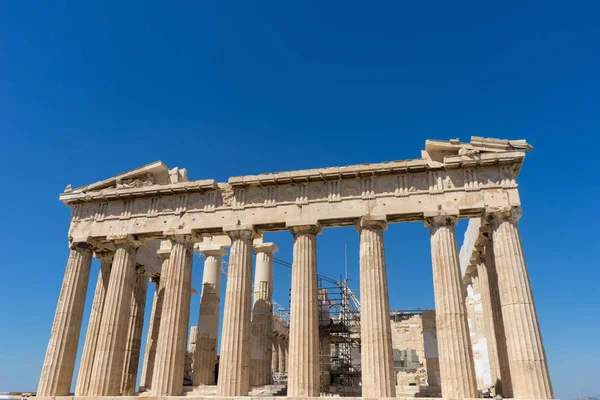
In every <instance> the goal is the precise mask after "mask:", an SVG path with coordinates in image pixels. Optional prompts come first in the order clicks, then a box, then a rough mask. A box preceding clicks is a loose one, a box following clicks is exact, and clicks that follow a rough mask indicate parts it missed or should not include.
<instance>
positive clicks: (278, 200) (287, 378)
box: [37, 137, 553, 399]
mask: <svg viewBox="0 0 600 400" xmlns="http://www.w3.org/2000/svg"><path fill="white" fill-rule="evenodd" d="M531 149H532V147H531V146H530V145H529V144H528V143H527V142H526V141H525V140H500V139H491V138H482V137H472V138H471V140H470V142H461V141H460V140H459V139H453V140H449V141H441V140H427V141H426V144H425V150H422V151H421V157H420V158H416V159H412V160H405V161H392V162H382V163H377V164H361V165H353V166H344V167H331V168H320V169H309V170H299V171H291V172H280V173H268V174H260V175H249V176H234V177H231V178H229V179H228V181H227V182H226V183H219V182H216V181H215V180H213V179H204V180H189V179H188V176H187V171H186V170H185V169H180V168H173V169H169V168H167V166H165V165H164V164H163V163H162V162H160V161H157V162H154V163H152V164H149V165H146V166H143V167H141V168H138V169H135V170H132V171H129V172H126V173H124V174H121V175H117V176H115V177H113V178H110V179H106V180H104V181H101V182H97V183H94V184H91V185H88V186H83V187H79V188H75V189H74V188H72V187H71V185H69V186H67V188H66V189H65V191H64V193H62V194H61V195H60V200H61V201H62V202H63V203H64V204H66V205H67V206H68V207H70V208H71V210H72V217H71V225H70V229H69V232H68V240H69V248H70V253H69V257H68V261H67V266H66V272H65V275H64V281H63V284H62V288H61V290H60V296H59V299H58V305H57V308H56V314H55V318H54V322H53V326H52V331H51V335H50V341H49V344H48V348H47V352H46V356H45V359H44V363H43V367H42V372H41V377H40V381H39V386H38V390H37V396H38V397H42V398H46V397H48V398H50V397H53V398H56V397H61V396H73V395H74V396H75V397H85V398H97V397H103V396H111V397H113V396H142V397H153V398H157V397H161V398H164V397H169V396H184V397H196V398H204V397H213V398H229V399H230V398H232V397H239V396H252V397H257V396H287V397H289V398H300V397H302V398H305V397H320V396H334V395H340V396H349V397H363V398H388V397H415V396H419V397H443V398H445V399H463V398H477V397H484V396H489V397H492V396H495V395H501V396H503V397H504V398H516V399H552V398H553V392H552V385H551V382H550V377H549V374H548V366H547V361H546V355H545V351H544V345H543V342H542V336H541V332H540V326H539V323H538V319H537V315H536V309H535V305H534V301H533V295H532V291H531V286H530V281H529V275H528V270H527V266H526V263H525V258H524V253H523V248H522V243H521V237H520V234H519V228H518V220H519V218H520V217H521V201H520V198H519V190H518V185H517V183H516V178H517V175H518V173H519V171H520V169H521V166H522V164H523V161H524V158H525V155H526V153H527V152H528V151H530V150H531ZM458 219H469V222H468V228H467V231H466V233H465V235H464V243H463V245H462V247H460V248H459V246H458V244H457V238H456V233H455V225H456V224H457V221H458ZM415 221H422V222H423V225H424V227H425V228H426V229H427V230H428V232H429V234H430V245H431V264H432V268H433V289H434V298H435V310H431V311H422V312H421V311H418V310H413V311H406V310H405V311H398V310H396V311H394V310H391V309H390V304H389V295H388V278H387V272H386V255H385V248H384V231H385V230H386V229H387V226H388V224H396V223H402V222H415ZM340 226H350V227H352V226H354V227H355V228H356V231H357V233H356V234H357V236H358V239H359V242H360V254H359V260H360V261H359V265H360V295H359V296H357V295H355V293H353V292H352V291H351V290H349V289H348V288H347V286H346V285H345V283H344V282H337V281H331V280H326V279H325V278H323V277H322V276H321V275H319V272H318V269H317V242H318V237H319V234H320V233H321V232H322V230H324V229H328V228H334V227H340ZM271 231H289V233H290V234H289V241H290V243H293V262H292V263H291V265H289V267H291V290H290V300H289V307H283V306H280V305H279V304H277V303H275V302H274V300H273V287H274V280H273V270H274V265H276V263H277V262H278V261H277V258H276V252H277V251H278V246H277V245H278V244H279V246H281V243H272V242H267V241H265V236H264V234H265V232H271ZM387 244H388V245H390V244H389V243H387ZM391 245H392V246H393V244H391ZM407 251H408V249H407ZM194 256H196V257H198V256H200V257H202V259H203V264H204V267H203V271H202V276H203V279H202V286H201V287H197V288H194V289H193V288H192V260H193V258H194ZM93 258H96V259H98V260H99V264H100V268H99V271H98V272H97V274H98V278H97V283H96V287H95V291H94V295H93V302H92V307H91V312H90V314H89V322H88V324H87V327H86V329H85V330H84V331H83V336H84V338H85V339H84V346H83V351H82V353H81V354H80V356H79V358H78V357H77V344H78V342H79V340H80V335H81V332H82V325H83V323H82V321H83V320H84V304H85V302H86V292H87V290H88V284H89V281H90V275H91V273H92V259H93ZM253 264H254V265H253ZM324 279H325V280H324ZM221 280H223V284H224V285H225V291H224V293H225V295H224V298H221ZM328 282H329V283H328ZM324 283H328V284H329V285H330V286H332V287H333V288H331V287H329V288H327V287H325V286H326V285H325V284H324ZM149 285H153V286H154V288H153V291H152V292H153V293H154V296H153V298H152V299H150V298H149V299H148V303H151V307H152V309H151V316H150V320H149V321H146V324H147V325H148V326H149V328H148V332H147V336H146V337H145V338H144V337H143V331H144V330H143V326H144V313H145V309H146V300H147V299H146V294H147V292H148V287H149ZM195 289H197V291H198V296H197V297H193V296H192V295H193V293H194V290H195ZM338 289H339V293H341V294H339V296H340V300H339V301H337V300H336V301H332V299H334V298H335V297H336V296H338V294H336V293H338ZM286 290H287V288H286ZM152 292H149V293H152ZM148 297H150V296H148ZM197 298H199V300H200V304H199V313H198V316H197V319H196V316H190V304H191V302H192V301H195V300H193V299H197ZM334 303H335V304H336V305H338V306H339V307H338V309H336V310H337V311H335V312H334V310H333V308H332V306H331V304H334ZM220 309H222V310H223V311H222V313H221V312H220ZM221 314H222V315H221ZM192 325H193V326H192ZM220 325H222V328H221V330H219V326H220ZM219 332H220V337H219ZM142 343H145V350H144V351H143V354H141V353H142ZM76 359H79V360H80V362H79V366H78V371H79V372H78V374H77V377H76V379H74V372H75V369H76V368H75V367H76ZM139 364H141V365H142V367H141V371H138V365H139ZM138 382H139V384H138ZM413 389H414V390H413ZM73 390H74V394H72V391H73Z"/></svg>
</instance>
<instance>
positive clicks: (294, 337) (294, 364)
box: [288, 225, 320, 397]
mask: <svg viewBox="0 0 600 400" xmlns="http://www.w3.org/2000/svg"><path fill="white" fill-rule="evenodd" d="M290 230H291V232H292V234H293V235H294V262H293V265H292V296H291V309H290V352H289V359H290V360H289V369H288V396H290V397H318V396H319V385H320V377H319V367H320V365H319V303H318V299H317V238H316V235H317V234H318V233H319V232H320V228H319V226H317V225H302V226H293V227H291V228H290Z"/></svg>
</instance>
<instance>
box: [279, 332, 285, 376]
mask: <svg viewBox="0 0 600 400" xmlns="http://www.w3.org/2000/svg"><path fill="white" fill-rule="evenodd" d="M285 347H286V343H285V338H283V337H280V338H279V340H278V341H277V353H278V354H277V361H278V362H279V367H278V369H279V371H280V372H286V367H285V364H286V362H285Z"/></svg>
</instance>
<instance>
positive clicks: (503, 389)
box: [483, 232, 513, 398]
mask: <svg viewBox="0 0 600 400" xmlns="http://www.w3.org/2000/svg"><path fill="white" fill-rule="evenodd" d="M488 237H489V239H488V240H487V241H486V243H485V246H484V248H485V249H484V252H483V254H484V258H485V266H486V269H487V275H488V281H489V284H490V299H491V303H492V317H493V320H494V328H495V334H496V346H497V352H498V364H499V367H500V370H499V371H500V378H501V381H500V382H498V385H497V386H496V394H500V395H502V397H504V398H510V397H513V395H512V383H511V379H510V366H509V364H508V351H507V349H506V337H505V336H504V319H503V318H502V307H501V304H500V291H499V290H498V273H497V271H496V261H495V257H494V249H493V244H492V241H491V232H490V233H489V236H488Z"/></svg>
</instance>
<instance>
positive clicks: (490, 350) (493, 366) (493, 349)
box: [476, 246, 502, 394]
mask: <svg viewBox="0 0 600 400" xmlns="http://www.w3.org/2000/svg"><path fill="white" fill-rule="evenodd" d="M484 251H485V250H484V248H483V246H482V247H481V248H480V249H479V254H478V259H477V260H476V262H477V276H478V279H479V294H480V295H481V306H482V312H483V326H484V329H485V339H486V343H487V354H488V360H489V364H490V377H491V379H492V385H494V390H495V392H496V394H500V393H502V371H501V369H500V360H499V357H498V344H497V342H496V323H495V320H494V311H493V307H492V297H491V288H490V279H489V275H488V267H487V265H486V263H485V258H484V256H483V252H484Z"/></svg>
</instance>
